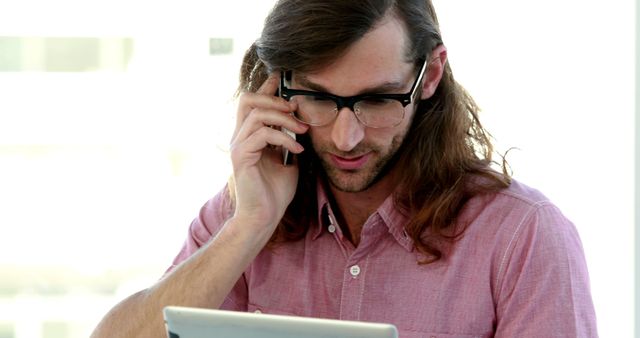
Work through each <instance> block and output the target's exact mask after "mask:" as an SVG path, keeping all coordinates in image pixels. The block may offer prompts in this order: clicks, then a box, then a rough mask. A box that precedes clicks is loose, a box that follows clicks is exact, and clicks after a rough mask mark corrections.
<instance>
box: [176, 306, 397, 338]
mask: <svg viewBox="0 0 640 338" xmlns="http://www.w3.org/2000/svg"><path fill="white" fill-rule="evenodd" d="M164 320H165V326H166V328H167V334H168V337H169V338H210V337H234V338H301V337H306V338H365V337H366V338H397V337H398V330H397V329H396V327H395V326H394V325H392V324H383V323H369V322H356V321H344V320H334V319H320V318H307V317H294V316H283V315H271V314H263V313H246V312H235V311H224V310H212V309H198V308H188V307H178V306H168V307H165V308H164Z"/></svg>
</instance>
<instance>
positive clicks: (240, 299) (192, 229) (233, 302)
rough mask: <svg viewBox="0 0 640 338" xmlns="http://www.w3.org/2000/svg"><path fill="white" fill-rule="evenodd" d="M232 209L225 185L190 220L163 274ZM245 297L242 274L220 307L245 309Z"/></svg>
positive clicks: (188, 254) (195, 247)
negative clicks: (176, 251) (177, 251)
mask: <svg viewBox="0 0 640 338" xmlns="http://www.w3.org/2000/svg"><path fill="white" fill-rule="evenodd" d="M233 209H234V207H233V202H232V200H231V197H230V196H229V189H228V188H227V187H226V186H225V187H224V189H222V190H221V191H220V192H219V193H218V194H217V195H216V196H214V197H213V198H212V199H210V200H209V201H207V203H205V204H204V205H203V206H202V208H201V209H200V213H199V214H198V217H196V218H195V219H194V220H193V221H192V222H191V225H190V226H189V232H188V234H187V238H186V240H185V241H184V244H183V245H182V249H180V252H179V253H178V255H177V256H176V257H175V258H174V260H173V263H172V264H171V266H170V267H169V269H167V271H166V272H165V276H166V275H167V274H168V273H170V272H171V271H172V270H173V269H174V268H175V267H176V266H178V265H180V263H182V262H184V261H185V260H187V259H188V258H189V257H191V255H193V254H194V253H195V252H196V251H198V250H199V249H200V248H201V247H203V246H204V245H205V244H207V243H208V242H209V241H210V240H211V238H213V237H214V236H215V235H216V234H217V233H218V232H219V231H220V229H221V228H222V226H223V225H224V223H225V222H226V221H227V220H228V219H229V218H230V217H231V215H232V213H233ZM246 299H247V283H246V280H245V275H244V274H243V275H242V276H241V277H240V279H239V280H238V282H237V283H236V285H235V286H234V287H233V289H232V290H231V292H230V293H229V295H228V296H227V297H226V299H225V301H224V302H223V304H222V305H221V307H220V308H221V309H225V310H235V311H246V309H247V305H246V303H247V300H246Z"/></svg>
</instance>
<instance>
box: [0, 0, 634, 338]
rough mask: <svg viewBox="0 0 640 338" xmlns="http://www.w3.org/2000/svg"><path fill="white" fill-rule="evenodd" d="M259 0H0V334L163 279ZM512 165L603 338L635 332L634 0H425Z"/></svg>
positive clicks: (222, 155)
mask: <svg viewBox="0 0 640 338" xmlns="http://www.w3.org/2000/svg"><path fill="white" fill-rule="evenodd" d="M272 3H273V1H272V0H236V1H232V2H218V1H198V0H193V1H182V2H173V1H147V0H140V1H124V0H112V1H109V2H106V1H98V0H82V1H81V0H53V1H45V0H0V338H40V337H42V338H54V337H55V338H58V337H65V338H66V337H68V338H75V337H87V336H88V335H89V334H90V332H91V331H92V329H93V328H94V327H95V325H96V324H97V323H98V321H99V320H100V319H101V317H102V316H103V315H104V314H105V313H106V312H107V311H108V310H109V309H110V308H111V307H112V306H113V305H115V304H116V303H117V302H118V301H120V300H121V299H123V298H124V297H126V296H128V295H129V294H131V293H133V292H135V291H138V290H139V289H142V288H145V287H147V286H149V285H151V284H152V283H153V282H154V281H156V280H157V279H158V278H160V277H161V276H162V274H163V272H164V271H165V269H167V268H168V267H169V265H170V264H171V261H172V259H173V258H174V256H175V255H176V254H177V253H178V250H179V249H180V247H181V245H182V242H183V241H184V239H185V237H186V235H187V229H188V226H189V224H190V222H191V220H192V219H193V218H194V217H196V216H197V213H198V210H199V208H200V206H201V205H202V204H203V203H204V202H205V201H206V200H207V199H209V198H211V197H212V196H213V195H214V194H215V193H216V192H217V191H218V190H220V189H221V188H222V187H223V185H224V184H225V182H226V180H227V178H228V176H229V174H230V164H229V161H228V159H227V148H228V141H229V139H230V136H231V132H232V129H233V126H234V123H235V121H234V114H235V108H234V106H235V102H234V98H233V94H234V92H235V89H236V86H237V75H238V69H239V65H240V62H241V59H242V55H243V53H244V50H245V49H246V48H247V47H248V46H249V45H250V44H251V42H252V41H253V40H254V39H255V38H256V37H257V36H258V34H259V32H260V29H261V26H262V21H263V19H264V17H265V15H266V14H267V12H268V9H269V8H270V7H271V5H272ZM434 4H435V6H436V10H437V11H438V14H439V18H440V23H441V29H442V32H443V37H444V40H445V44H446V45H447V47H448V49H449V60H450V63H451V65H452V68H453V71H454V74H455V75H456V77H457V79H458V81H459V82H461V83H462V84H463V85H464V86H465V87H466V88H467V89H468V90H469V91H470V92H471V94H472V95H473V96H474V97H475V98H476V100H477V102H478V104H479V105H480V106H481V107H482V109H483V113H482V116H481V119H482V120H483V122H484V124H485V126H486V127H487V128H488V129H489V130H490V131H491V132H492V134H493V136H494V137H495V140H496V145H497V150H498V151H500V152H503V153H504V152H505V151H506V150H507V149H509V148H511V147H515V148H517V149H515V150H513V151H510V152H509V154H508V157H507V159H508V160H509V162H510V164H511V166H512V169H513V172H514V177H515V178H516V179H518V180H521V181H523V182H524V183H526V184H529V185H531V186H534V187H536V188H538V189H540V190H541V191H543V192H544V193H545V194H546V195H547V196H549V197H550V198H551V199H552V200H553V201H554V202H555V203H556V204H557V205H559V206H560V208H561V209H562V210H563V212H564V213H565V214H566V215H567V216H568V217H569V218H570V219H572V220H573V221H574V223H575V224H576V226H577V228H578V231H579V233H580V235H581V237H582V241H583V244H584V248H585V252H586V256H587V261H588V265H589V270H590V273H591V284H592V293H593V297H594V302H595V305H596V312H597V316H598V325H599V330H600V336H601V337H632V336H633V332H634V295H635V294H636V292H635V290H634V248H635V246H634V184H635V182H636V181H635V176H634V137H635V136H634V135H635V127H634V122H635V119H634V114H635V110H634V109H635V108H634V107H635V106H634V99H635V90H636V86H635V72H634V70H635V62H636V61H635V47H634V46H635V39H636V33H635V22H636V18H635V11H636V7H635V4H634V3H633V2H632V1H621V0H613V1H608V2H606V3H603V2H602V1H595V0H582V1H578V0H553V1H552V0H541V1H536V2H521V1H518V2H514V1H506V0H485V1H473V0H434Z"/></svg>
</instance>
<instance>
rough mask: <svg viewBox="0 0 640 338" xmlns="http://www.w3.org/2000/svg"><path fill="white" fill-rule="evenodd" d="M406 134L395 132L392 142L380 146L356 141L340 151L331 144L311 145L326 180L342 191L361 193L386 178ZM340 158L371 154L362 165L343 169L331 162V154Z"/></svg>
mask: <svg viewBox="0 0 640 338" xmlns="http://www.w3.org/2000/svg"><path fill="white" fill-rule="evenodd" d="M404 138H405V134H404V133H403V134H399V135H395V136H394V137H393V139H392V140H391V144H389V145H388V146H387V147H385V148H383V147H380V146H376V145H370V144H367V143H361V144H358V145H357V146H356V147H355V148H354V149H353V150H351V151H349V152H342V151H339V150H337V149H335V148H334V147H332V146H330V145H323V146H321V145H315V144H314V145H313V149H314V151H315V153H316V155H317V158H318V159H319V160H320V164H321V165H322V168H323V169H324V173H325V175H326V177H327V180H328V181H329V183H330V184H331V185H332V186H333V187H335V188H336V189H338V190H339V191H343V192H351V193H354V192H361V191H365V190H367V189H369V188H370V187H371V186H373V185H374V184H376V183H377V182H378V181H379V180H381V179H382V178H383V177H385V176H386V175H387V174H388V173H389V171H390V170H391V169H392V168H393V166H394V165H395V163H396V162H397V157H398V156H396V155H397V154H398V153H399V150H400V148H401V146H402V143H403V141H404ZM329 154H335V155H338V156H342V157H357V156H360V155H364V154H371V155H372V156H371V157H370V158H369V160H368V162H367V163H366V164H365V165H364V167H362V168H360V169H357V170H342V169H339V168H337V167H335V165H334V164H333V163H332V161H331V158H330V155H329Z"/></svg>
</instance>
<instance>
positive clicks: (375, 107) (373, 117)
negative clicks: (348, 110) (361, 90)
mask: <svg viewBox="0 0 640 338" xmlns="http://www.w3.org/2000/svg"><path fill="white" fill-rule="evenodd" d="M355 110H356V114H357V115H358V117H359V118H360V121H362V123H363V124H365V125H366V126H368V127H371V128H386V127H393V126H396V125H398V124H399V123H400V122H401V121H402V119H403V117H404V107H403V106H402V103H400V101H398V100H392V99H383V98H371V99H365V100H361V101H358V102H357V103H356V104H355Z"/></svg>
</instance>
